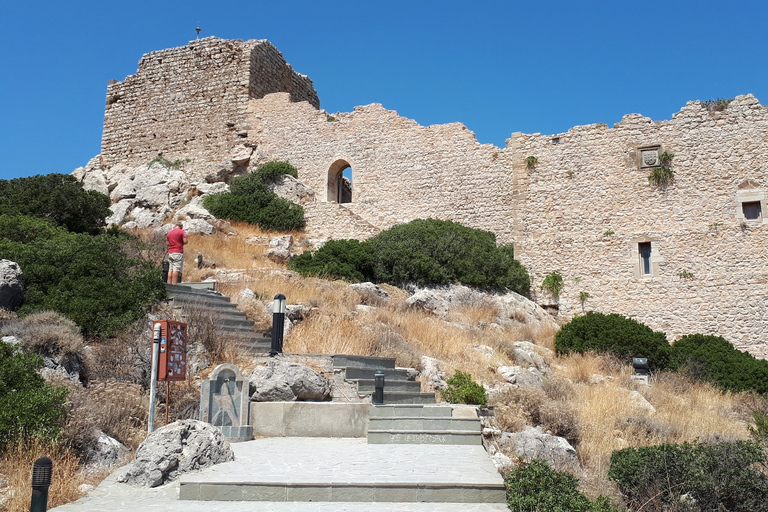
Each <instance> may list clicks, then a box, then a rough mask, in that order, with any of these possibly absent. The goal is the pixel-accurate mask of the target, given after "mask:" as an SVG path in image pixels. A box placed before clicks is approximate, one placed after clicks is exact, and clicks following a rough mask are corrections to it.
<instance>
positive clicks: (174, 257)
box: [168, 252, 184, 272]
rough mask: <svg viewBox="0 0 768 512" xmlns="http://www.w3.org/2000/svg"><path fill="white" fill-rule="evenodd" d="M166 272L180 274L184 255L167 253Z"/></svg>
mask: <svg viewBox="0 0 768 512" xmlns="http://www.w3.org/2000/svg"><path fill="white" fill-rule="evenodd" d="M168 263H169V265H168V270H169V271H171V272H181V267H182V266H183V265H184V253H182V252H170V253H168Z"/></svg>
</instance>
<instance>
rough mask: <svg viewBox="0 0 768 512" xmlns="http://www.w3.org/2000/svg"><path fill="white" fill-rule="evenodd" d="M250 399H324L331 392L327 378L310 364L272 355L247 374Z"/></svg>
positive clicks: (276, 400)
mask: <svg viewBox="0 0 768 512" xmlns="http://www.w3.org/2000/svg"><path fill="white" fill-rule="evenodd" d="M248 380H249V382H250V392H251V401H253V402H292V401H295V400H299V401H322V400H328V399H329V398H330V396H331V385H330V383H329V382H328V379H327V378H326V377H325V376H324V375H323V374H321V373H318V372H316V371H315V370H313V369H312V368H310V367H309V366H307V365H304V364H301V363H291V362H288V361H284V360H282V359H272V360H270V361H269V363H268V364H267V365H266V366H260V367H258V368H256V369H255V370H253V373H251V376H250V377H249V378H248Z"/></svg>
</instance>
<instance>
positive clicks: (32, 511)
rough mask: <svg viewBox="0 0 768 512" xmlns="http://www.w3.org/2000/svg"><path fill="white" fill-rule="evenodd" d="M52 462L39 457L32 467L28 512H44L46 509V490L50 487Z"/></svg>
mask: <svg viewBox="0 0 768 512" xmlns="http://www.w3.org/2000/svg"><path fill="white" fill-rule="evenodd" d="M52 474H53V461H52V460H51V459H49V458H48V457H40V458H39V459H37V460H36V461H35V463H34V465H33V466H32V501H31V503H30V504H29V512H45V511H46V509H47V508H48V488H49V487H50V486H51V475H52Z"/></svg>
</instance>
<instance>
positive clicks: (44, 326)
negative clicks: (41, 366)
mask: <svg viewBox="0 0 768 512" xmlns="http://www.w3.org/2000/svg"><path fill="white" fill-rule="evenodd" d="M3 334H4V335H6V336H16V337H17V338H18V339H19V340H20V341H21V343H22V345H24V346H25V347H26V348H28V349H30V350H32V351H33V352H35V353H37V354H46V355H52V356H58V355H62V356H70V355H78V356H81V355H82V350H83V347H84V345H85V344H84V342H83V337H82V335H81V334H80V328H79V327H78V326H77V324H75V323H74V322H73V321H71V320H69V319H67V318H64V317H63V316H61V315H60V314H58V313H56V312H55V311H42V312H40V313H33V314H31V315H29V316H27V317H24V318H20V319H17V320H11V321H9V322H8V323H6V324H5V325H3Z"/></svg>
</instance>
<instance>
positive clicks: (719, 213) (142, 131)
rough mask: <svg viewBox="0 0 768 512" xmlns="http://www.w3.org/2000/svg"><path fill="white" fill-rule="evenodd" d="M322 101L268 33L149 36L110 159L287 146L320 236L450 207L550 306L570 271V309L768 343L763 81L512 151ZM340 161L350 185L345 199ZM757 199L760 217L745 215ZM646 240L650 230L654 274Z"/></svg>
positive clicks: (259, 151)
mask: <svg viewBox="0 0 768 512" xmlns="http://www.w3.org/2000/svg"><path fill="white" fill-rule="evenodd" d="M318 108H319V101H318V99H317V95H316V93H315V91H314V89H313V87H312V82H311V80H310V79H309V78H307V77H306V76H303V75H300V74H298V73H295V72H294V71H293V70H292V69H291V67H290V66H289V65H288V64H287V63H286V62H285V60H284V59H283V57H282V55H281V54H280V53H279V52H278V51H277V50H276V49H275V48H274V47H273V46H272V45H271V44H270V43H269V42H267V41H248V42H242V41H226V40H221V39H217V38H206V39H201V40H199V41H193V42H191V43H190V44H189V45H187V46H184V47H180V48H172V49H169V50H162V51H158V52H152V53H149V54H147V55H145V56H144V58H143V59H142V60H141V63H140V65H139V71H138V72H137V74H136V75H132V76H129V77H127V78H126V79H125V80H124V81H123V82H112V83H110V85H109V87H108V91H107V108H106V113H105V121H104V136H103V141H102V151H103V152H102V159H101V167H103V169H104V171H105V175H106V174H108V172H107V171H108V170H109V169H130V168H131V167H132V166H138V165H142V164H146V163H147V162H149V161H150V160H152V159H153V158H154V157H155V156H157V154H158V153H162V154H163V155H164V157H165V158H167V159H168V160H171V161H173V160H176V159H180V160H189V162H188V164H185V166H184V171H185V173H186V174H187V176H188V178H189V182H190V183H193V182H194V181H195V180H198V181H199V180H205V181H222V180H225V179H228V177H229V176H231V175H233V174H238V173H241V172H246V171H247V170H250V169H252V168H254V167H255V166H257V165H259V164H261V163H264V162H266V161H268V160H275V159H277V160H288V161H290V162H291V163H292V164H293V165H294V166H296V168H297V169H298V178H299V180H300V181H302V182H303V183H304V184H306V185H308V186H310V187H312V189H314V191H315V201H314V202H308V203H306V204H304V208H305V210H306V217H307V234H308V235H309V236H310V237H315V238H328V237H330V238H360V239H364V238H368V237H370V236H372V235H373V234H375V233H377V232H378V231H380V230H383V229H386V228H389V227H391V226H392V225H394V224H396V223H403V222H408V221H410V220H413V219H417V218H429V217H432V218H440V219H447V220H453V221H456V222H460V223H462V224H465V225H467V226H471V227H475V228H480V229H485V230H488V231H492V232H494V233H495V234H496V236H497V240H498V242H500V243H514V244H515V255H516V257H517V258H518V259H520V260H521V261H522V263H523V264H525V265H526V266H527V267H528V269H529V270H530V271H531V273H532V276H533V283H534V289H533V292H534V293H535V294H536V295H537V299H538V300H539V302H540V303H542V304H547V303H549V304H552V303H554V302H555V301H554V300H553V299H552V298H551V297H548V296H546V295H545V293H544V292H542V291H541V290H540V289H539V285H540V284H541V282H542V280H543V279H544V277H545V276H546V275H547V274H548V273H550V272H552V271H558V272H560V273H561V274H562V275H563V277H564V280H565V287H564V289H563V291H562V293H561V294H560V297H559V301H557V306H558V308H559V313H560V314H561V315H563V316H564V317H569V316H571V315H573V314H575V313H580V312H582V311H587V310H595V311H601V312H606V313H609V312H616V313H620V314H623V315H626V316H630V317H633V318H635V319H637V320H639V321H641V322H643V323H645V324H647V325H649V326H651V327H652V328H654V329H657V330H663V331H665V332H666V333H667V334H668V337H669V339H670V341H672V340H674V339H676V338H678V337H680V336H682V335H684V334H689V333H704V334H719V335H722V336H724V337H725V338H726V339H728V340H729V341H730V342H732V343H733V344H734V345H736V346H737V347H738V348H740V349H747V350H749V351H750V352H752V353H753V354H755V355H758V356H761V357H768V270H766V266H765V264H764V261H763V260H764V258H765V255H766V250H767V249H768V203H766V199H765V197H766V193H768V161H767V160H766V158H767V157H766V155H768V107H765V106H763V105H760V104H759V103H758V101H757V100H756V99H755V98H754V97H752V96H740V97H737V98H736V99H735V100H734V101H733V102H731V103H730V105H728V107H727V108H725V109H724V110H722V111H711V110H709V109H708V108H707V107H706V106H705V105H703V104H701V103H699V102H691V103H689V104H688V105H686V106H685V107H684V108H683V109H682V110H681V111H680V112H678V113H677V114H675V115H674V116H673V118H672V119H671V120H668V121H659V122H654V121H652V120H651V119H649V118H646V117H643V116H641V115H637V114H632V115H627V116H625V117H624V119H623V120H622V121H621V122H620V123H618V124H616V125H615V126H614V127H613V128H609V127H607V126H606V125H588V126H577V127H574V128H573V129H571V130H569V131H568V132H566V133H562V134H559V135H556V136H544V135H540V134H532V135H525V134H520V133H516V134H513V136H512V138H511V139H510V140H509V141H508V143H507V146H506V147H505V148H503V149H501V148H497V147H495V146H493V145H490V144H480V143H478V142H477V140H476V138H475V137H474V134H472V132H470V131H469V130H467V128H466V127H465V126H464V125H462V124H460V123H451V124H446V125H435V126H421V125H419V124H418V123H416V122H415V121H413V120H411V119H407V118H404V117H401V116H399V115H398V114H397V113H396V112H394V111H391V110H387V109H385V108H383V107H382V106H381V105H378V104H371V105H366V106H361V107H356V108H355V109H354V111H353V112H347V113H338V114H333V115H332V116H331V115H329V114H328V113H326V112H325V111H322V110H319V109H318ZM644 151H646V152H650V153H653V151H656V154H659V153H662V152H664V151H667V152H669V153H672V154H674V158H673V161H672V169H673V170H674V171H675V173H676V175H675V180H674V182H673V183H672V184H671V185H670V186H668V187H657V186H654V185H652V184H650V183H649V181H648V175H649V173H650V169H651V168H650V167H649V166H647V164H646V163H644V160H643V154H644V153H643V152H644ZM528 156H533V157H536V160H537V162H536V163H535V164H533V165H531V166H529V165H527V163H526V157H528ZM345 167H351V168H352V200H351V202H349V203H343V204H336V200H337V199H338V197H336V196H335V192H334V191H335V187H336V180H337V178H338V174H339V172H340V171H341V170H342V169H344V168H345ZM744 202H752V203H753V204H760V205H761V207H762V216H761V217H760V218H759V219H757V220H749V219H745V216H744V212H743V210H742V203H744ZM639 244H643V245H644V246H645V245H647V244H650V248H651V259H650V263H651V269H652V272H651V274H650V275H641V274H642V272H641V257H640V245H639ZM587 294H588V297H587ZM585 297H587V298H586V299H585V300H584V302H583V304H582V300H581V299H583V298H585Z"/></svg>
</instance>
